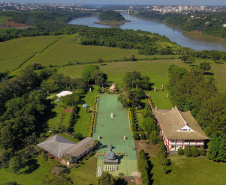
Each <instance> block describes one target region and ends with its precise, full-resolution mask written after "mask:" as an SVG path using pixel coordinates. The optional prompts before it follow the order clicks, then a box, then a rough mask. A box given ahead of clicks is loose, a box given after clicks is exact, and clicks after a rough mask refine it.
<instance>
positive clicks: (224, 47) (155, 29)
mask: <svg viewBox="0 0 226 185" xmlns="http://www.w3.org/2000/svg"><path fill="white" fill-rule="evenodd" d="M122 15H123V16H124V17H125V18H126V19H127V20H130V21H131V22H126V23H125V24H124V25H120V26H110V25H101V24H95V23H94V22H98V21H99V20H98V18H97V17H96V16H91V17H82V18H77V19H73V20H71V21H70V22H69V23H68V24H77V25H85V26H89V27H98V28H113V27H118V28H121V29H124V30H125V29H132V30H143V31H149V32H152V33H158V34H160V35H165V36H166V37H168V38H169V39H170V40H171V41H173V42H175V43H177V44H179V45H180V46H183V47H190V48H192V49H195V50H198V51H201V50H218V51H226V41H220V40H217V39H213V38H211V37H210V38H208V37H203V36H200V37H198V38H194V37H191V36H187V35H185V34H184V33H183V32H182V31H181V30H180V29H178V28H175V27H172V26H168V25H166V24H164V23H163V22H159V21H154V20H150V19H144V18H140V17H134V16H131V15H126V14H122Z"/></svg>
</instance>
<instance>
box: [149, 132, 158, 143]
mask: <svg viewBox="0 0 226 185" xmlns="http://www.w3.org/2000/svg"><path fill="white" fill-rule="evenodd" d="M149 140H150V143H151V144H153V145H155V144H157V143H158V142H159V134H158V133H157V131H156V130H153V131H152V132H151V135H150V139H149Z"/></svg>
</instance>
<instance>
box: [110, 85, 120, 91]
mask: <svg viewBox="0 0 226 185" xmlns="http://www.w3.org/2000/svg"><path fill="white" fill-rule="evenodd" d="M117 90H118V89H117V87H116V84H115V83H113V84H112V85H111V87H110V89H109V92H116V91H117Z"/></svg>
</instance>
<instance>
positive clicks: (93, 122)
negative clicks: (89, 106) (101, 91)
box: [88, 95, 98, 137]
mask: <svg viewBox="0 0 226 185" xmlns="http://www.w3.org/2000/svg"><path fill="white" fill-rule="evenodd" d="M97 100H98V96H97V95H96V96H95V100H94V108H93V113H92V117H91V124H90V127H89V134H88V137H92V134H93V132H94V127H95V119H96V111H97Z"/></svg>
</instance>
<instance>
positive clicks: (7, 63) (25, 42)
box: [0, 36, 58, 72]
mask: <svg viewBox="0 0 226 185" xmlns="http://www.w3.org/2000/svg"><path fill="white" fill-rule="evenodd" d="M57 38H58V36H38V37H25V38H18V39H13V40H10V41H6V42H0V71H1V72H4V71H6V70H9V71H11V70H13V69H16V68H17V67H19V65H20V64H22V63H23V62H24V61H25V60H27V59H28V58H29V57H31V56H32V55H34V54H35V53H36V52H40V51H41V50H42V49H44V48H45V47H46V46H48V45H49V44H50V43H52V42H53V41H54V40H56V39H57Z"/></svg>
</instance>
